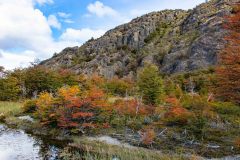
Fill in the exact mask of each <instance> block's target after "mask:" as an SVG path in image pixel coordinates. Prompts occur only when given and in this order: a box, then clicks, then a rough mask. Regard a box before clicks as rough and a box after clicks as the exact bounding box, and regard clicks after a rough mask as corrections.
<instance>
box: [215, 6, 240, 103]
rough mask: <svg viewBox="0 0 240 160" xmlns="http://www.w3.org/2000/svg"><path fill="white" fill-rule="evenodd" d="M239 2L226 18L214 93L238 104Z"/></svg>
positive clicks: (239, 60) (239, 83) (239, 66)
mask: <svg viewBox="0 0 240 160" xmlns="http://www.w3.org/2000/svg"><path fill="white" fill-rule="evenodd" d="M239 8H240V4H239V3H238V4H237V5H236V6H235V7H234V10H233V14H232V15H231V16H229V17H227V18H226V22H227V23H226V24H225V28H226V29H227V30H228V35H227V36H226V37H225V40H226V41H227V44H226V47H225V48H224V49H223V50H222V51H221V53H220V57H219V58H220V63H221V65H220V66H218V67H217V69H216V75H217V85H216V94H217V97H218V98H221V100H223V101H231V102H234V103H238V104H240V94H239V92H240V81H239V79H240V45H239V44H240V38H239V37H240V9H239Z"/></svg>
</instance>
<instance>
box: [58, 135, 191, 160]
mask: <svg viewBox="0 0 240 160" xmlns="http://www.w3.org/2000/svg"><path fill="white" fill-rule="evenodd" d="M71 146H72V147H73V148H75V151H73V150H72V149H69V148H68V149H65V150H64V152H62V154H61V157H62V158H63V159H64V160H73V159H86V160H113V159H114V158H115V159H116V160H183V159H189V158H187V157H185V156H181V155H170V154H163V153H161V152H159V151H154V150H149V149H144V148H137V147H134V148H125V147H123V146H117V145H109V144H106V143H103V142H99V141H93V140H88V139H86V138H83V137H82V138H75V139H74V143H73V144H72V145H71ZM77 150H79V151H77Z"/></svg>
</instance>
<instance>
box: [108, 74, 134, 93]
mask: <svg viewBox="0 0 240 160" xmlns="http://www.w3.org/2000/svg"><path fill="white" fill-rule="evenodd" d="M132 86H133V85H132V83H131V82H127V81H125V80H121V79H118V78H113V79H111V80H109V81H108V82H106V84H105V86H104V88H105V89H106V90H107V92H109V93H111V94H113V95H120V96H124V95H125V94H126V92H128V93H129V92H130V90H131V89H132Z"/></svg>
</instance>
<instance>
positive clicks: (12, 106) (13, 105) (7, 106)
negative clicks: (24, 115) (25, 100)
mask: <svg viewBox="0 0 240 160" xmlns="http://www.w3.org/2000/svg"><path fill="white" fill-rule="evenodd" d="M22 105H23V104H22V103H19V102H1V101H0V114H3V115H4V116H6V117H10V116H15V115H18V114H20V113H21V108H22Z"/></svg>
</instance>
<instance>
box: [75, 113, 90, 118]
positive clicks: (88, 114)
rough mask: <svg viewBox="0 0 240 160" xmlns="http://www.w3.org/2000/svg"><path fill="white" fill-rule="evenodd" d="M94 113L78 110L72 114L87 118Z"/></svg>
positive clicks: (76, 116)
mask: <svg viewBox="0 0 240 160" xmlns="http://www.w3.org/2000/svg"><path fill="white" fill-rule="evenodd" d="M93 115H94V114H93V113H91V112H77V113H74V114H73V115H72V118H86V117H92V116H93Z"/></svg>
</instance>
